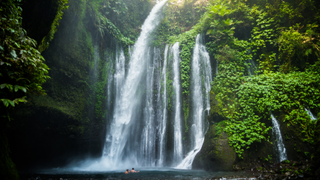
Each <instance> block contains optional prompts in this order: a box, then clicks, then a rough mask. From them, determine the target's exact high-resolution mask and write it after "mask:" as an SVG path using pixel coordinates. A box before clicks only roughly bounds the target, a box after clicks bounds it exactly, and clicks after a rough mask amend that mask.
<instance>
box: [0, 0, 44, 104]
mask: <svg viewBox="0 0 320 180" xmlns="http://www.w3.org/2000/svg"><path fill="white" fill-rule="evenodd" d="M17 2H19V1H13V0H12V1H7V2H2V3H1V20H0V21H1V22H0V26H1V30H2V33H1V44H0V53H1V61H0V66H1V74H0V76H1V80H0V88H1V94H0V96H1V101H2V103H3V105H4V106H5V107H8V106H12V107H14V106H15V105H16V104H18V103H19V102H26V93H30V92H37V93H41V94H45V93H44V90H43V89H42V87H41V85H42V84H43V83H44V82H45V81H46V80H47V79H48V78H49V76H48V75H47V74H48V69H49V68H48V67H47V65H45V64H44V58H43V57H42V55H41V54H40V52H39V51H38V50H37V49H36V42H35V40H33V39H31V38H30V37H28V36H27V32H26V31H25V30H24V29H23V28H22V27H21V21H22V18H21V11H22V9H21V8H20V7H19V6H18V4H17Z"/></svg>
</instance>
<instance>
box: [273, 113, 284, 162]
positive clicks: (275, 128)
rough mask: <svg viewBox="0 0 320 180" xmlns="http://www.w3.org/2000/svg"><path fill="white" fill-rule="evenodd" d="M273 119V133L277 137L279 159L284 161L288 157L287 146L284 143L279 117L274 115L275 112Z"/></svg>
mask: <svg viewBox="0 0 320 180" xmlns="http://www.w3.org/2000/svg"><path fill="white" fill-rule="evenodd" d="M271 119H272V125H273V127H272V133H273V135H274V136H275V138H276V144H277V151H278V153H279V160H280V162H282V161H284V160H286V159H287V153H286V148H285V147H284V144H283V140H282V135H281V131H280V126H279V123H278V121H277V119H276V118H275V117H274V116H273V114H271Z"/></svg>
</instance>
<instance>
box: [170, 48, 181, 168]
mask: <svg viewBox="0 0 320 180" xmlns="http://www.w3.org/2000/svg"><path fill="white" fill-rule="evenodd" d="M172 54H173V74H174V78H173V86H174V89H175V109H174V113H175V115H174V150H173V160H174V163H177V164H178V163H180V162H181V160H182V155H183V154H182V153H183V150H182V133H181V83H180V76H181V75H180V51H179V43H178V42H177V43H175V44H174V45H173V46H172Z"/></svg>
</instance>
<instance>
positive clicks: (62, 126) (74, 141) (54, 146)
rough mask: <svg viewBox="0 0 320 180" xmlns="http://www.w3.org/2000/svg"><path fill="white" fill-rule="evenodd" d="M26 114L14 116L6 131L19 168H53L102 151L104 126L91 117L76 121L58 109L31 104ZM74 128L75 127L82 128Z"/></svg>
mask: <svg viewBox="0 0 320 180" xmlns="http://www.w3.org/2000/svg"><path fill="white" fill-rule="evenodd" d="M25 110H29V112H30V113H29V114H26V113H22V114H24V116H19V115H18V114H17V115H16V116H15V118H14V119H15V120H14V121H13V123H12V124H13V125H14V127H15V128H14V129H11V131H10V134H9V136H8V137H9V139H10V146H11V153H12V154H13V160H14V161H15V163H16V165H17V167H18V169H19V170H20V171H21V170H29V169H33V168H36V167H41V168H52V167H54V168H56V167H61V166H65V165H66V164H68V163H70V162H71V161H72V160H77V159H80V158H81V157H84V156H91V157H99V156H100V155H101V153H102V148H103V139H104V134H103V132H105V129H104V127H105V126H98V125H99V124H98V123H97V122H95V120H92V121H91V122H88V124H79V121H78V120H77V119H74V118H72V117H70V116H68V115H66V114H64V113H62V112H61V111H58V110H56V109H50V108H45V107H37V108H35V107H30V108H27V107H26V108H25ZM82 126H83V129H81V128H78V129H76V127H82Z"/></svg>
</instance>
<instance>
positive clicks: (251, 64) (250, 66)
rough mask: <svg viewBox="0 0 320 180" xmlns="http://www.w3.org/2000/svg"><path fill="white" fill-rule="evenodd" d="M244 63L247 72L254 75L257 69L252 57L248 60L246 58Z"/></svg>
mask: <svg viewBox="0 0 320 180" xmlns="http://www.w3.org/2000/svg"><path fill="white" fill-rule="evenodd" d="M246 65H247V68H248V74H249V75H250V76H254V75H255V71H256V70H257V66H256V63H255V62H254V61H253V60H252V59H249V60H247V62H246Z"/></svg>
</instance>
